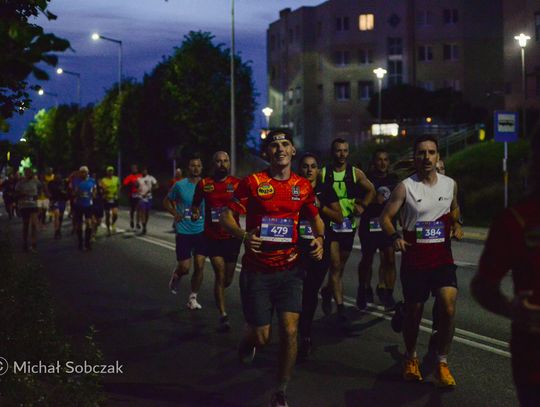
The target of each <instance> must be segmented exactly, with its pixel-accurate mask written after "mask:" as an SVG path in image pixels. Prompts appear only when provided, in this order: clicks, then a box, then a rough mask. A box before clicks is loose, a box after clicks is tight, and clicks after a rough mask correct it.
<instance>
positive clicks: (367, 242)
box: [358, 229, 394, 255]
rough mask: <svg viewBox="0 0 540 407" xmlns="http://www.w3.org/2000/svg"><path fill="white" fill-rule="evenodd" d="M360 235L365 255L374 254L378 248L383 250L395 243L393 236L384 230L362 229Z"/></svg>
mask: <svg viewBox="0 0 540 407" xmlns="http://www.w3.org/2000/svg"><path fill="white" fill-rule="evenodd" d="M358 236H359V237H360V244H361V245H362V254H363V255H366V254H369V255H373V254H374V253H375V252H376V251H377V249H379V250H383V249H386V248H388V247H392V246H393V244H394V242H393V241H392V238H391V237H390V236H388V235H387V234H386V233H384V232H370V231H369V230H366V229H360V231H359V232H358Z"/></svg>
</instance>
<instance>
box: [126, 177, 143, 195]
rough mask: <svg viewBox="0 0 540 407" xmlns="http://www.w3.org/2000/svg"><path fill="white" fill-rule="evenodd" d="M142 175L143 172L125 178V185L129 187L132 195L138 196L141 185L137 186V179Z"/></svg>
mask: <svg viewBox="0 0 540 407" xmlns="http://www.w3.org/2000/svg"><path fill="white" fill-rule="evenodd" d="M141 177H142V174H129V175H128V176H127V177H126V178H124V186H125V187H128V188H129V193H130V195H131V196H136V195H137V194H138V193H139V187H138V186H137V180H138V179H139V178H141Z"/></svg>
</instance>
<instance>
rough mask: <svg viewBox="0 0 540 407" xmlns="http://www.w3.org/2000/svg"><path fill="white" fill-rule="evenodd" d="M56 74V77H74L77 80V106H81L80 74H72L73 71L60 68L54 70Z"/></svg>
mask: <svg viewBox="0 0 540 407" xmlns="http://www.w3.org/2000/svg"><path fill="white" fill-rule="evenodd" d="M56 73H57V74H58V75H63V74H66V75H71V76H75V77H76V78H77V103H78V104H79V107H80V106H81V74H80V73H79V72H73V71H66V70H64V69H62V68H58V69H57V70H56Z"/></svg>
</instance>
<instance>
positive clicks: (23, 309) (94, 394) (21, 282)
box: [0, 240, 104, 406]
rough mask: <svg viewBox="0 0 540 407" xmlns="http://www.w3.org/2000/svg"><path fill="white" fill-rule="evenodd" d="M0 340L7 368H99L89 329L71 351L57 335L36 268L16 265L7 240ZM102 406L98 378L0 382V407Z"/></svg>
mask: <svg viewBox="0 0 540 407" xmlns="http://www.w3.org/2000/svg"><path fill="white" fill-rule="evenodd" d="M0 264H1V265H2V267H1V268H0V279H1V281H2V288H0V309H2V313H1V314H0V338H2V339H3V343H2V354H1V355H0V356H2V357H4V358H6V359H7V360H8V361H9V362H10V367H11V366H12V364H11V362H12V361H17V362H19V363H21V362H24V361H31V362H33V363H37V362H38V361H41V362H42V363H43V364H52V363H55V362H56V361H59V362H60V364H61V365H63V364H65V362H67V361H74V362H75V363H82V362H84V361H85V360H86V361H87V362H88V363H89V364H99V363H100V362H101V361H102V359H103V358H102V354H101V352H100V350H99V349H98V347H97V346H96V344H95V342H94V335H95V330H94V329H93V328H90V332H89V334H88V336H86V338H85V340H84V341H83V344H82V345H81V346H78V347H77V349H74V348H73V347H72V346H71V345H70V344H69V343H68V342H67V341H66V339H65V338H64V337H63V336H62V335H61V334H60V333H59V332H58V331H57V329H56V325H55V316H54V311H53V307H52V303H51V298H50V294H49V290H48V287H47V284H46V281H45V279H44V277H43V270H42V268H41V267H38V266H33V265H29V264H26V265H21V264H16V263H15V259H14V258H13V254H12V252H11V250H10V245H9V243H8V241H7V240H0ZM103 401H104V397H103V393H102V392H101V388H100V384H99V378H98V377H97V375H81V376H75V375H68V374H67V373H65V372H60V373H59V374H47V375H39V374H23V373H17V374H13V372H12V371H9V372H8V373H6V374H5V375H4V376H2V377H1V380H0V404H1V405H6V406H10V405H17V406H67V405H71V406H96V405H99V404H100V403H101V402H103Z"/></svg>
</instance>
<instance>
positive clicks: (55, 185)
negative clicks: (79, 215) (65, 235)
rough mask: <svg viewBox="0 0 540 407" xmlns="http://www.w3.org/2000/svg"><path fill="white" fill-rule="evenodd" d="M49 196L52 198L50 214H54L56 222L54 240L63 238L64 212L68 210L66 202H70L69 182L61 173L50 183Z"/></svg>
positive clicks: (57, 173)
mask: <svg viewBox="0 0 540 407" xmlns="http://www.w3.org/2000/svg"><path fill="white" fill-rule="evenodd" d="M48 189H49V194H50V196H51V206H50V208H49V210H50V212H51V213H52V214H53V222H54V238H55V239H60V238H61V237H62V221H63V220H64V211H65V210H66V202H67V200H68V197H69V194H68V185H67V181H66V180H65V179H64V178H63V177H62V174H61V173H60V172H58V171H57V172H56V173H55V174H54V178H53V180H52V181H51V182H49V187H48Z"/></svg>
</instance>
